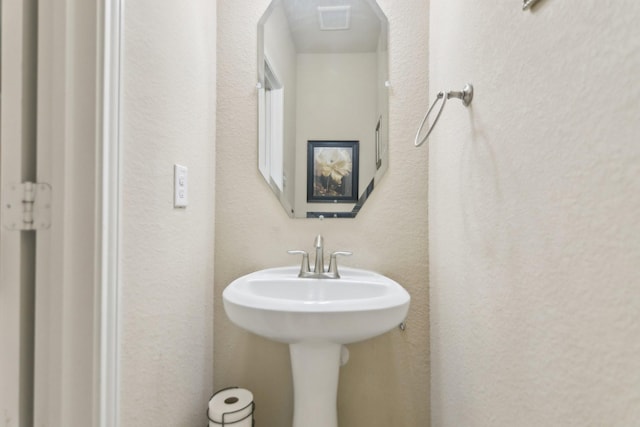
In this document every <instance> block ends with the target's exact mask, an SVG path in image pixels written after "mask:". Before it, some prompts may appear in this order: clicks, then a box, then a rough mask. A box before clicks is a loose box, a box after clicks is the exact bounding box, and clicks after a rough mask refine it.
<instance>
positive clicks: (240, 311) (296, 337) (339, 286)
mask: <svg viewBox="0 0 640 427" xmlns="http://www.w3.org/2000/svg"><path fill="white" fill-rule="evenodd" d="M299 270H300V267H280V268H271V269H267V270H261V271H257V272H255V273H251V274H248V275H246V276H243V277H240V278H239V279H236V280H235V281H233V282H232V283H231V284H230V285H229V286H227V288H226V289H225V290H224V292H223V294H222V297H223V300H224V309H225V311H226V313H227V316H228V317H229V319H231V321H232V322H234V323H235V324H237V325H238V326H240V327H242V328H244V329H246V330H248V331H250V332H253V333H255V334H257V335H261V336H263V337H265V338H269V339H272V340H275V341H280V342H285V343H295V342H299V341H306V340H314V341H316V340H326V341H331V342H334V343H339V344H348V343H353V342H356V341H362V340H365V339H368V338H372V337H375V336H377V335H380V334H382V333H384V332H387V331H389V330H390V329H392V328H394V327H395V326H398V325H399V324H400V323H401V322H402V321H403V320H404V319H405V317H406V315H407V311H408V310H409V300H410V297H409V294H408V293H407V291H406V290H405V289H404V288H403V287H402V286H400V285H399V284H398V283H396V282H394V281H393V280H391V279H389V278H387V277H385V276H382V275H380V274H377V273H374V272H370V271H366V270H360V269H355V268H347V267H341V268H340V276H341V277H340V278H339V279H314V278H298V277H297V275H298V271H299Z"/></svg>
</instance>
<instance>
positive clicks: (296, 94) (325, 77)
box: [258, 0, 389, 218]
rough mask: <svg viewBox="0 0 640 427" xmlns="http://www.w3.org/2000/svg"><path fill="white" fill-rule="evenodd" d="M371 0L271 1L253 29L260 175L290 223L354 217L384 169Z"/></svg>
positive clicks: (376, 18)
mask: <svg viewBox="0 0 640 427" xmlns="http://www.w3.org/2000/svg"><path fill="white" fill-rule="evenodd" d="M387 38H388V21H387V19H386V17H385V16H384V13H383V12H382V10H381V9H380V8H379V6H378V5H377V3H376V2H375V0H273V1H272V3H271V4H270V5H269V7H268V8H267V10H266V11H265V13H264V15H263V16H262V18H261V19H260V21H259V23H258V88H259V89H258V94H259V95H258V117H259V123H258V125H259V126H258V135H259V138H258V159H259V169H260V172H261V174H262V176H263V177H264V178H265V180H266V181H267V183H268V184H269V186H270V187H271V189H272V190H273V192H274V193H275V195H276V196H277V197H278V198H279V200H280V202H281V204H282V206H283V207H284V209H285V211H286V212H287V214H288V215H289V216H291V217H294V218H317V217H320V216H322V217H326V218H329V217H355V216H356V214H357V213H358V211H359V210H360V208H361V207H362V205H363V204H364V202H365V201H366V199H367V197H368V196H369V195H370V194H371V191H373V189H374V187H375V186H376V185H377V184H378V183H379V180H380V179H381V178H382V176H383V175H384V172H385V171H386V169H387V166H388V159H387V152H388V115H389V114H388V111H389V107H388V88H387V86H388V83H387V81H388V49H387V45H388V43H387Z"/></svg>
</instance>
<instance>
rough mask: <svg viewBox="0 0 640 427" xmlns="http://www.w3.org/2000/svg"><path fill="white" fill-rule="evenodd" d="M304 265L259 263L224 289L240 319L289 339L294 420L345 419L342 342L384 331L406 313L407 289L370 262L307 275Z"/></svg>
mask: <svg viewBox="0 0 640 427" xmlns="http://www.w3.org/2000/svg"><path fill="white" fill-rule="evenodd" d="M298 271H299V267H280V268H271V269H267V270H261V271H257V272H255V273H251V274H248V275H246V276H243V277H240V278H238V279H236V280H235V281H233V282H232V283H231V284H230V285H229V286H227V288H226V289H225V290H224V292H223V294H222V297H223V301H224V309H225V312H226V313H227V316H228V317H229V319H230V320H231V321H232V322H233V323H235V324H236V325H238V326H240V327H241V328H244V329H246V330H248V331H250V332H253V333H255V334H257V335H260V336H263V337H265V338H269V339H272V340H274V341H278V342H283V343H287V344H289V349H290V354H291V368H292V372H293V389H294V415H293V427H337V425H338V417H337V408H336V398H337V392H338V373H339V369H340V355H341V352H342V346H343V345H344V344H349V343H353V342H357V341H362V340H366V339H369V338H372V337H375V336H377V335H380V334H383V333H385V332H387V331H389V330H391V329H392V328H394V327H396V326H398V325H399V324H400V323H401V322H403V321H404V319H405V317H406V315H407V312H408V310H409V301H410V297H409V294H408V293H407V291H406V290H405V289H404V288H403V287H402V286H400V285H399V284H398V283H396V282H394V281H393V280H391V279H389V278H387V277H385V276H383V275H380V274H377V273H374V272H371V271H367V270H360V269H355V268H347V267H341V268H340V276H341V277H340V278H339V279H325V278H320V279H318V278H299V277H297V276H298Z"/></svg>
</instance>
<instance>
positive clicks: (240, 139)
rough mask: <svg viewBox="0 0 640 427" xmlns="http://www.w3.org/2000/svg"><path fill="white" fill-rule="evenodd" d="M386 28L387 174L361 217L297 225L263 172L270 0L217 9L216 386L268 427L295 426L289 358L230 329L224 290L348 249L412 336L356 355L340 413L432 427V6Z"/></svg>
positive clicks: (390, 1) (372, 344)
mask: <svg viewBox="0 0 640 427" xmlns="http://www.w3.org/2000/svg"><path fill="white" fill-rule="evenodd" d="M379 3H380V6H381V7H382V9H383V10H384V11H385V13H386V14H387V16H388V17H389V20H390V26H391V28H390V31H391V34H390V38H391V47H390V62H391V69H390V73H391V75H390V80H391V82H392V85H393V87H392V89H391V94H390V95H391V96H390V117H391V119H390V143H389V145H390V147H389V151H390V153H389V155H390V166H389V170H388V172H387V175H386V176H385V178H384V179H383V181H382V183H381V184H380V186H379V187H378V188H377V189H376V190H375V191H374V193H373V194H372V196H371V198H370V199H369V200H367V203H366V204H365V206H364V208H363V209H362V211H361V212H360V213H359V214H358V217H357V218H355V219H328V220H324V221H320V220H307V219H290V218H288V217H287V215H286V214H285V212H284V211H283V209H282V207H281V206H280V204H279V202H278V201H277V200H276V198H275V197H274V196H273V194H272V193H271V191H270V189H269V188H268V187H267V185H266V184H265V183H264V181H263V179H262V177H261V175H260V174H259V172H258V170H257V142H256V141H257V94H256V90H255V82H256V78H257V77H256V75H257V71H256V70H257V64H256V55H257V53H256V24H257V22H258V19H259V18H260V16H261V14H262V12H263V11H264V10H265V8H266V7H267V5H268V1H267V0H261V1H253V2H239V1H225V2H219V3H218V61H217V62H218V92H217V93H218V115H217V118H218V126H217V128H218V131H217V141H216V150H217V152H216V156H217V162H216V217H215V221H216V245H215V246H216V258H215V266H216V268H215V322H214V325H215V326H214V329H215V333H214V335H215V352H214V354H215V357H214V367H215V385H216V388H221V387H225V386H230V385H238V386H242V387H246V388H249V389H250V390H252V391H253V392H254V395H255V401H256V404H257V419H258V423H259V425H260V426H263V427H283V426H286V425H290V424H291V415H292V389H291V374H290V366H289V352H288V348H287V346H286V345H284V344H278V343H274V342H270V341H267V340H264V339H262V338H260V337H257V336H254V335H251V334H249V333H247V332H245V331H243V330H241V329H239V328H238V327H236V326H234V325H233V324H231V323H230V322H229V321H228V319H227V318H226V316H225V313H224V310H223V307H222V296H221V294H222V290H223V289H224V287H225V286H227V285H228V284H229V283H230V282H231V281H232V280H233V279H235V278H236V277H238V276H241V275H243V274H246V273H249V272H251V271H255V270H258V269H261V268H265V267H272V266H279V265H292V264H295V263H297V262H298V260H297V259H293V258H290V257H289V255H287V254H286V250H287V249H307V250H311V247H312V243H313V238H314V236H315V235H316V234H317V233H322V234H323V235H324V236H325V244H326V246H327V248H328V250H336V249H345V250H352V251H353V252H354V255H353V256H352V257H350V258H348V259H344V260H343V264H344V265H350V266H354V267H363V268H370V269H374V270H376V271H379V272H381V273H383V274H386V275H388V276H390V277H391V278H393V279H395V280H397V281H398V282H400V283H401V284H403V285H404V286H405V287H406V288H407V290H408V291H409V293H410V294H411V297H412V305H411V309H410V314H409V327H408V329H407V330H406V331H405V333H404V334H403V333H401V332H399V330H397V329H395V330H393V331H392V332H390V333H388V334H385V335H383V336H381V337H378V338H375V339H373V340H370V341H366V342H363V343H358V344H354V345H350V346H349V348H350V349H351V360H350V361H349V363H348V364H347V365H346V366H344V367H343V368H342V370H341V372H340V375H341V377H340V389H339V395H338V400H339V403H338V412H339V418H340V422H341V425H344V426H349V427H365V426H366V427H374V426H390V425H393V426H426V425H428V423H429V410H428V408H429V361H428V341H429V338H428V298H427V297H428V288H427V275H428V270H427V150H424V149H423V150H416V149H415V148H414V147H413V144H412V137H413V135H412V134H413V132H415V127H416V126H417V124H418V122H419V120H420V119H421V114H422V113H423V112H424V110H425V108H426V106H425V104H426V102H427V50H426V45H427V34H428V28H427V23H428V10H427V3H426V2H424V1H422V0H405V1H401V2H399V1H395V0H381V1H380V2H379Z"/></svg>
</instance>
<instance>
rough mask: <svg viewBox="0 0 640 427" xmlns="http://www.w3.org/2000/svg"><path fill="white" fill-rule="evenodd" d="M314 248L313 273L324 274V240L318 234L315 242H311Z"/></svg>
mask: <svg viewBox="0 0 640 427" xmlns="http://www.w3.org/2000/svg"><path fill="white" fill-rule="evenodd" d="M313 246H314V247H315V248H316V262H315V264H314V265H313V271H314V273H324V238H323V237H322V236H321V235H320V234H318V235H317V236H316V240H314V241H313Z"/></svg>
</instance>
